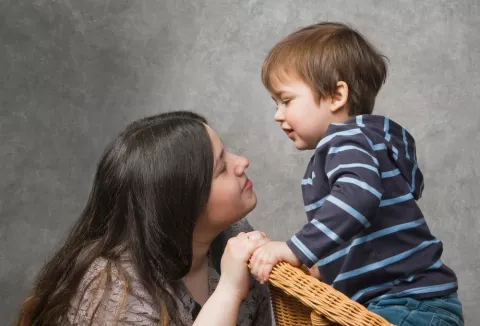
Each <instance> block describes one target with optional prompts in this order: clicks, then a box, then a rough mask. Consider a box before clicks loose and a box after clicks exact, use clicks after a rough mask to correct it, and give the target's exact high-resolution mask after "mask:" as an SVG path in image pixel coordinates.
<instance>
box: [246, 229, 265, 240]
mask: <svg viewBox="0 0 480 326" xmlns="http://www.w3.org/2000/svg"><path fill="white" fill-rule="evenodd" d="M247 237H248V238H249V239H252V240H261V239H264V238H265V235H264V233H263V232H260V231H252V232H249V233H247Z"/></svg>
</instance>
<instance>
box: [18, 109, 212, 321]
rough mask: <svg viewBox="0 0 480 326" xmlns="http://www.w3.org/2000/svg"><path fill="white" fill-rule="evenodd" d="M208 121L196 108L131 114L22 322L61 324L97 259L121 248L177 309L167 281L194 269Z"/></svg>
mask: <svg viewBox="0 0 480 326" xmlns="http://www.w3.org/2000/svg"><path fill="white" fill-rule="evenodd" d="M204 123H205V124H206V121H205V119H204V118H203V117H201V116H199V115H197V114H195V113H192V112H187V111H176V112H169V113H163V114H159V115H155V116H151V117H147V118H144V119H141V120H137V121H135V122H133V123H132V124H130V125H129V126H128V127H127V128H126V129H125V131H124V132H122V133H121V134H120V135H119V136H118V137H117V138H116V139H115V140H114V141H113V142H112V143H111V144H110V145H109V146H108V147H107V149H106V150H105V152H104V154H103V156H102V158H101V160H100V162H99V164H98V168H97V171H96V174H95V178H94V182H93V188H92V190H91V193H90V196H89V199H88V202H87V204H86V207H85V209H84V211H83V213H82V214H81V216H80V218H79V219H78V221H77V222H76V223H75V225H74V226H73V229H72V231H71V233H70V234H69V236H68V237H67V239H66V242H65V244H64V245H63V246H62V247H61V248H60V249H59V251H58V252H57V253H56V254H55V255H54V256H53V258H52V259H51V260H50V261H49V262H48V263H47V264H46V265H45V266H44V268H43V269H42V270H41V272H40V274H39V276H38V278H37V279H36V281H35V284H34V289H33V294H32V296H30V297H29V298H28V299H27V300H26V301H25V302H24V304H23V306H22V309H21V312H20V316H19V319H18V322H17V325H18V326H33V325H38V326H40V325H41V326H43V325H49V326H50V325H62V324H63V323H64V322H65V321H66V314H67V311H68V308H69V305H70V301H71V300H72V298H73V296H74V294H75V293H76V291H77V288H78V286H79V284H80V281H81V280H82V278H83V276H84V274H85V272H86V271H87V269H88V268H89V266H90V265H91V264H92V262H93V261H94V260H95V259H96V258H98V257H105V258H106V259H108V260H109V261H116V260H118V259H119V257H120V255H121V254H123V253H128V254H129V255H130V257H131V259H132V262H133V265H134V267H135V269H136V272H137V273H138V276H139V279H140V281H141V283H142V284H143V286H144V287H145V289H146V290H147V291H148V292H149V294H150V295H151V298H152V300H153V303H154V304H155V306H156V308H158V309H159V311H163V312H166V313H167V314H168V316H170V317H173V316H178V315H177V314H178V309H177V307H176V304H175V300H174V298H173V296H172V294H171V291H169V286H170V284H172V282H173V281H175V280H179V279H181V278H182V277H183V276H185V275H186V274H187V273H188V271H189V270H190V266H191V263H192V236H193V229H194V225H195V221H196V219H197V217H198V216H199V215H200V214H201V213H202V210H203V209H204V208H205V206H206V203H207V201H208V197H209V193H210V187H211V181H212V173H213V150H212V145H211V142H210V137H209V135H208V133H207V130H206V128H205V125H204ZM161 318H162V319H163V320H164V322H163V323H165V321H166V319H165V318H166V316H161ZM169 319H172V318H169Z"/></svg>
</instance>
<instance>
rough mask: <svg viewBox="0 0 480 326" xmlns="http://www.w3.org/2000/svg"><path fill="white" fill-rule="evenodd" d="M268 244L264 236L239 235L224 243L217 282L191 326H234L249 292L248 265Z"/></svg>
mask: <svg viewBox="0 0 480 326" xmlns="http://www.w3.org/2000/svg"><path fill="white" fill-rule="evenodd" d="M268 241H270V240H269V239H268V238H267V237H266V235H265V233H263V232H260V231H253V232H249V233H244V232H242V233H239V234H238V235H237V236H236V237H234V238H231V239H230V240H228V242H227V246H226V247H225V251H224V253H223V256H222V261H221V265H220V268H221V270H222V275H221V276H220V281H219V283H218V285H217V288H216V289H215V292H213V294H212V296H211V297H210V298H209V299H208V300H207V302H206V303H205V305H204V306H203V308H202V310H200V313H199V314H198V316H197V319H196V320H195V322H194V323H193V326H204V325H208V326H234V325H235V324H236V321H237V317H238V311H239V310H240V305H241V303H242V301H243V300H245V298H246V297H247V295H248V290H249V289H250V271H249V270H248V266H247V264H248V261H249V259H250V256H252V253H253V252H254V251H255V249H257V248H258V247H259V246H261V245H263V244H265V243H267V242H268Z"/></svg>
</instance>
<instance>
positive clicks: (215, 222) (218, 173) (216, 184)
mask: <svg viewBox="0 0 480 326" xmlns="http://www.w3.org/2000/svg"><path fill="white" fill-rule="evenodd" d="M206 128H207V131H208V134H209V136H210V140H211V142H212V147H213V155H214V166H213V180H212V188H211V190H210V197H209V199H208V203H207V207H206V210H205V213H204V214H202V216H200V217H199V220H198V221H197V227H201V228H202V229H203V230H205V231H207V232H208V233H210V232H215V233H217V234H218V233H220V232H221V231H223V230H225V229H226V228H227V227H228V226H229V225H230V224H232V223H234V222H236V221H238V220H241V219H242V218H243V217H245V215H247V214H248V213H250V212H251V211H252V210H253V209H254V208H255V206H256V204H257V196H256V194H255V192H254V191H253V186H252V183H251V182H250V180H249V179H248V177H247V175H246V174H245V169H246V168H247V167H248V160H247V159H246V158H245V157H241V156H237V155H235V154H232V153H230V152H228V151H227V150H226V149H225V147H224V145H223V142H222V141H221V139H220V137H218V135H217V134H216V133H215V131H213V130H212V129H211V128H210V127H209V126H206Z"/></svg>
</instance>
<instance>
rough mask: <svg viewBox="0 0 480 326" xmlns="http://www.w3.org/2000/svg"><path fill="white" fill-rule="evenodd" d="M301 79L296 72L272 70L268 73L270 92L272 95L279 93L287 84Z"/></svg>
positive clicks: (285, 89)
mask: <svg viewBox="0 0 480 326" xmlns="http://www.w3.org/2000/svg"><path fill="white" fill-rule="evenodd" d="M299 81H301V78H300V77H299V76H298V74H297V73H296V72H293V71H291V70H290V71H286V70H284V69H281V70H280V69H278V70H276V71H272V72H271V74H270V92H271V93H272V95H276V96H278V95H281V93H282V92H285V91H287V89H288V88H289V85H292V84H294V83H297V82H299Z"/></svg>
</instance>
